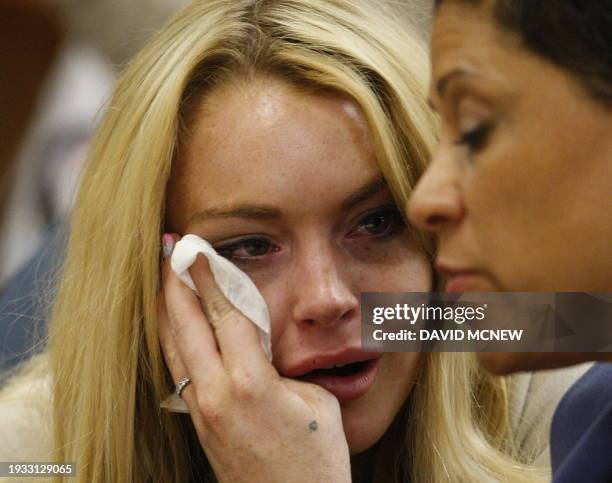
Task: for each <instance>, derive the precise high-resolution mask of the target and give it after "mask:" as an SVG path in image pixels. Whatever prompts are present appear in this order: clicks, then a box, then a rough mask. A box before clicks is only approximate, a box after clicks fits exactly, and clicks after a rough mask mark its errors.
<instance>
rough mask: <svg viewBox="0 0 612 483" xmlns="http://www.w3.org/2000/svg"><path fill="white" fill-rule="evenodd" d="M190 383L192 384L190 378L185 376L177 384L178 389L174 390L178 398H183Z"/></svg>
mask: <svg viewBox="0 0 612 483" xmlns="http://www.w3.org/2000/svg"><path fill="white" fill-rule="evenodd" d="M190 382H191V379H190V378H189V376H185V377H183V378H182V379H181V380H180V381H179V382H177V383H176V388H175V389H174V392H175V393H176V395H177V396H178V397H181V393H182V392H183V389H185V387H186V386H187V385H188V384H189V383H190Z"/></svg>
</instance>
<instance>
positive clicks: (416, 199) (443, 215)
mask: <svg viewBox="0 0 612 483" xmlns="http://www.w3.org/2000/svg"><path fill="white" fill-rule="evenodd" d="M464 214H465V207H464V204H463V199H462V195H461V191H460V188H459V186H458V183H457V173H456V172H455V168H454V167H453V166H452V164H451V163H448V162H445V161H444V160H443V159H440V156H439V155H438V159H436V160H434V162H433V163H432V164H431V165H430V167H429V168H428V170H427V171H426V172H425V174H424V175H423V176H422V177H421V179H420V180H419V183H418V184H417V186H416V188H415V190H414V192H413V194H412V196H411V198H410V201H409V203H408V217H409V218H410V221H411V222H412V223H413V224H414V225H415V226H417V227H418V228H421V229H422V230H426V231H430V232H434V233H438V232H440V231H443V230H444V229H446V228H448V227H449V226H451V225H454V224H456V223H458V222H459V221H461V219H462V218H463V216H464Z"/></svg>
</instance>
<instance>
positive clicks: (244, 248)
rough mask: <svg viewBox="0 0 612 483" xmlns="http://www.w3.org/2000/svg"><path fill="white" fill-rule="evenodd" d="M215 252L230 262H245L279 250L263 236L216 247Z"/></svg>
mask: <svg viewBox="0 0 612 483" xmlns="http://www.w3.org/2000/svg"><path fill="white" fill-rule="evenodd" d="M215 250H216V251H217V253H218V254H219V255H221V256H222V257H225V258H227V259H228V260H230V261H246V260H252V259H257V258H260V257H263V256H264V255H268V254H269V253H274V252H277V251H278V250H279V248H278V247H277V246H275V245H274V244H273V243H272V242H271V241H270V240H268V239H267V238H265V237H263V236H252V237H247V238H242V239H239V240H236V241H232V242H229V243H226V244H223V245H220V246H217V247H215Z"/></svg>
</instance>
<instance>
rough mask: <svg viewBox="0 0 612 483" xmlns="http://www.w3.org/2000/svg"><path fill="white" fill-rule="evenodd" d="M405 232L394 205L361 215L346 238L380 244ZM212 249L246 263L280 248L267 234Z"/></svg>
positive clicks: (222, 244)
mask: <svg viewBox="0 0 612 483" xmlns="http://www.w3.org/2000/svg"><path fill="white" fill-rule="evenodd" d="M405 229H406V222H405V221H404V218H403V216H402V214H401V212H400V211H399V209H398V208H397V207H396V206H383V207H379V208H376V209H373V210H370V211H368V212H366V213H365V214H363V215H361V216H360V217H359V218H358V221H357V222H356V226H353V227H352V228H351V229H350V230H349V232H348V233H347V234H346V235H345V237H346V238H348V239H351V240H352V241H355V240H357V241H359V240H358V239H359V238H361V239H362V240H361V241H362V242H364V243H376V242H377V241H379V242H382V241H385V240H388V239H391V238H395V237H396V236H400V235H401V234H403V233H404V231H405ZM215 250H216V251H217V253H219V255H221V256H223V257H225V258H227V259H228V260H230V261H236V262H246V261H257V260H261V259H263V258H264V257H267V256H268V255H271V254H273V253H276V252H279V251H280V250H281V247H280V246H279V245H277V244H276V243H275V242H274V241H273V240H272V239H271V237H268V236H266V235H261V234H257V235H255V234H254V235H246V236H243V237H241V238H238V239H234V240H230V241H227V242H222V243H217V244H216V245H215Z"/></svg>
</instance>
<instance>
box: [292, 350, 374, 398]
mask: <svg viewBox="0 0 612 483" xmlns="http://www.w3.org/2000/svg"><path fill="white" fill-rule="evenodd" d="M379 362H380V358H376V359H370V360H369V361H367V362H366V363H365V365H364V367H363V368H362V369H361V370H360V371H359V372H356V373H355V374H351V375H350V376H335V375H331V374H313V375H306V376H305V377H304V378H302V379H301V380H303V381H305V382H310V383H312V384H316V385H318V386H321V387H322V388H323V389H326V390H328V391H329V392H331V393H332V394H333V395H334V396H336V398H337V399H338V402H340V404H343V403H346V402H348V401H352V400H354V399H358V398H360V397H361V396H363V395H364V394H366V393H367V392H368V391H369V390H370V388H371V387H372V385H373V384H374V381H375V379H376V373H377V371H378V363H379Z"/></svg>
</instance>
